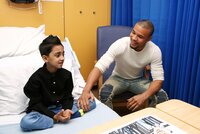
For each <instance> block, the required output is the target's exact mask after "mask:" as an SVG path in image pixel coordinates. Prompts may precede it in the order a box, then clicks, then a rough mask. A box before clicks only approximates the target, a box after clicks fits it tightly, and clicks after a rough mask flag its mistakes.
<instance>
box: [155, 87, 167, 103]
mask: <svg viewBox="0 0 200 134" xmlns="http://www.w3.org/2000/svg"><path fill="white" fill-rule="evenodd" d="M156 97H157V104H159V103H161V102H164V101H167V100H169V98H168V95H167V93H166V92H165V91H164V90H163V89H160V91H159V92H157V93H156Z"/></svg>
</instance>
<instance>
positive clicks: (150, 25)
mask: <svg viewBox="0 0 200 134" xmlns="http://www.w3.org/2000/svg"><path fill="white" fill-rule="evenodd" d="M137 24H138V25H140V26H142V27H143V28H146V29H149V30H150V31H151V32H150V36H152V35H153V33H154V25H153V23H152V22H151V21H150V20H148V19H142V20H139V21H138V22H137Z"/></svg>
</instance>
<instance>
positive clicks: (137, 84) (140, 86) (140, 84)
mask: <svg viewBox="0 0 200 134" xmlns="http://www.w3.org/2000/svg"><path fill="white" fill-rule="evenodd" d="M150 83H151V81H150V80H149V79H146V78H139V79H136V80H133V81H132V83H131V86H130V88H129V91H131V92H132V93H134V94H141V93H143V92H145V91H146V90H147V89H148V88H149V85H150Z"/></svg>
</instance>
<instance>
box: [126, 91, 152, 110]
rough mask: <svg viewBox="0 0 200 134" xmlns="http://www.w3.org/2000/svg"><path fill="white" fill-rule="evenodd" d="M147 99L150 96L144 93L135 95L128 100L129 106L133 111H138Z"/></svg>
mask: <svg viewBox="0 0 200 134" xmlns="http://www.w3.org/2000/svg"><path fill="white" fill-rule="evenodd" d="M147 99H148V98H147V97H145V96H144V95H143V94H138V95H135V96H133V97H131V98H130V99H128V100H127V101H128V102H127V108H128V109H129V110H131V111H136V110H138V109H139V108H140V107H141V106H142V105H143V104H144V103H145V101H146V100H147Z"/></svg>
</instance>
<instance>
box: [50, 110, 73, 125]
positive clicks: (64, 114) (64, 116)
mask: <svg viewBox="0 0 200 134" xmlns="http://www.w3.org/2000/svg"><path fill="white" fill-rule="evenodd" d="M71 114H72V111H71V110H65V111H64V109H62V110H61V111H60V112H58V113H57V114H56V115H54V117H53V119H54V120H55V121H56V122H59V121H60V122H62V123H64V122H66V121H68V120H69V119H70V117H71Z"/></svg>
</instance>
